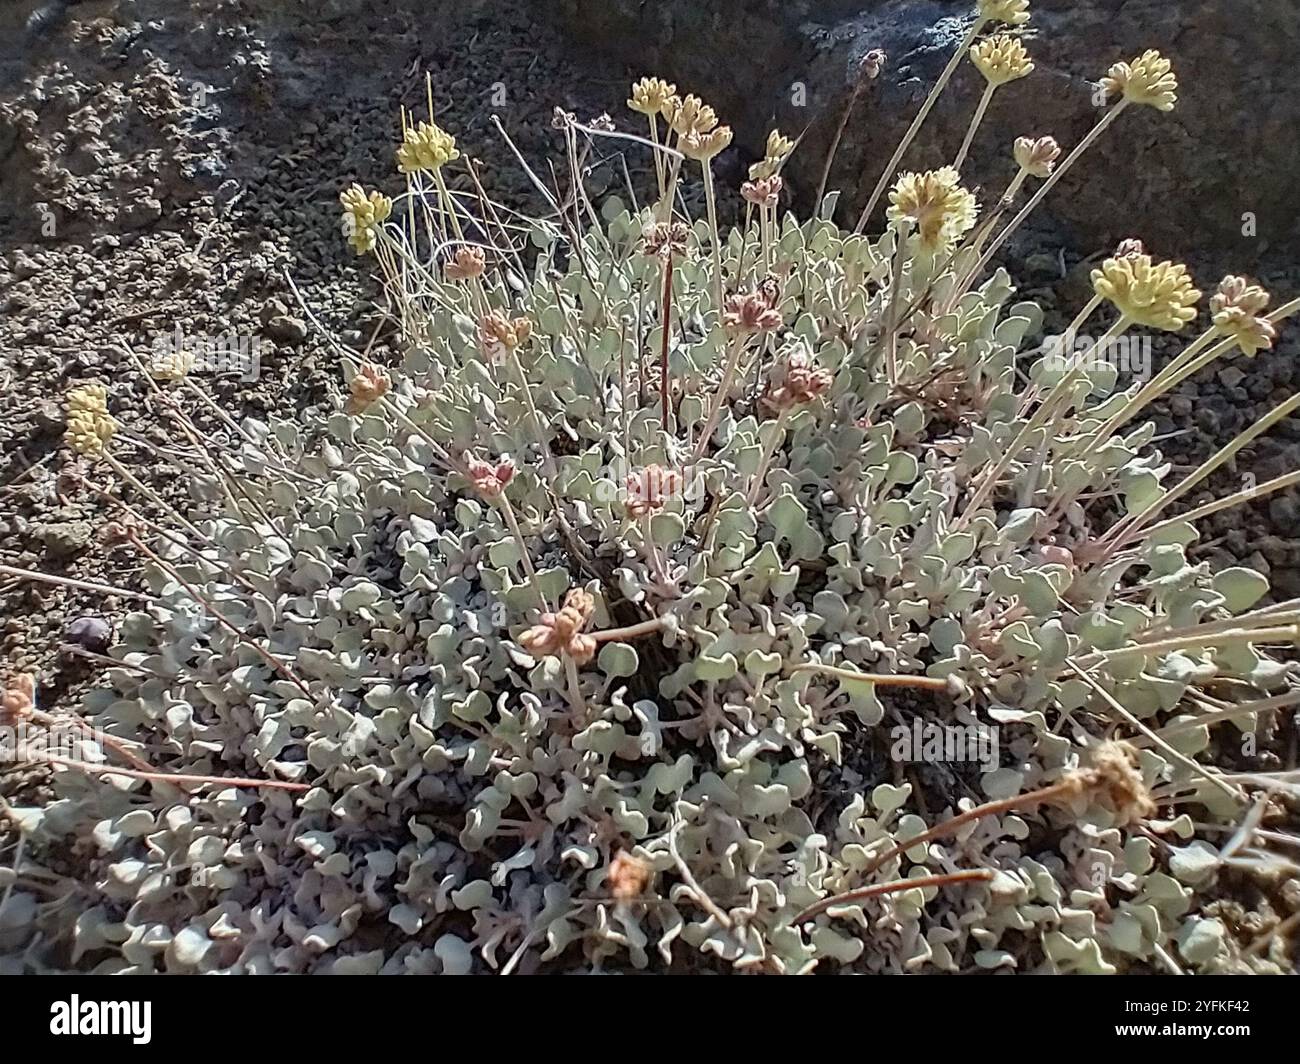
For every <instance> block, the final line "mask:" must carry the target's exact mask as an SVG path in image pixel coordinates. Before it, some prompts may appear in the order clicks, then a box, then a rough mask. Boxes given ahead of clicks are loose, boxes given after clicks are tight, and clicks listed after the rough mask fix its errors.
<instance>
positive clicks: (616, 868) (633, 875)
mask: <svg viewBox="0 0 1300 1064" xmlns="http://www.w3.org/2000/svg"><path fill="white" fill-rule="evenodd" d="M605 878H606V880H608V882H609V892H610V893H611V894H612V895H614V900H615V901H623V902H626V901H633V900H635V899H636V898H639V897H640V896H641V895H642V894H644V893H645V889H646V887H647V886H649V885H650V866H649V865H648V864H646V863H645V862H644V861H643V860H641V858H639V857H633V856H632V855H631V854H630V853H628V852H627V851H626V850H620V851H619V852H618V853H616V854H615V855H614V859H613V860H612V861H610V862H609V868H608V869H606V871H605Z"/></svg>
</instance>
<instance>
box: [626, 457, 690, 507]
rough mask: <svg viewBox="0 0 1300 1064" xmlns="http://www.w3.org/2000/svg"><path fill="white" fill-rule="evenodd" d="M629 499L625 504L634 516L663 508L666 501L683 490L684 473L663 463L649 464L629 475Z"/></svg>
mask: <svg viewBox="0 0 1300 1064" xmlns="http://www.w3.org/2000/svg"><path fill="white" fill-rule="evenodd" d="M626 483H627V501H626V502H625V503H624V506H625V507H626V509H627V512H628V514H629V515H630V516H632V517H637V518H640V517H644V516H645V515H646V514H651V513H657V512H658V511H660V510H662V509H663V507H664V503H665V502H666V501H667V500H668V499H670V498H672V497H673V496H674V495H677V494H678V493H679V492H680V491H681V490H682V475H681V474H680V473H678V472H677V471H676V470H674V469H665V468H664V467H663V466H661V465H649V466H646V467H645V468H644V469H640V470H637V472H635V473H629V474H628V476H627V481H626Z"/></svg>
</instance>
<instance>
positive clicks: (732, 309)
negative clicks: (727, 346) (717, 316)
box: [722, 290, 782, 335]
mask: <svg viewBox="0 0 1300 1064" xmlns="http://www.w3.org/2000/svg"><path fill="white" fill-rule="evenodd" d="M781 321H782V318H781V312H780V311H779V310H777V309H776V308H775V307H774V306H773V305H772V302H771V301H770V299H769V298H768V294H767V293H766V292H764V291H762V290H758V291H754V292H750V293H749V294H747V295H741V294H737V295H734V296H728V297H727V302H726V306H725V308H724V311H723V315H722V324H723V326H725V328H726V330H727V331H728V332H729V333H733V334H735V333H740V334H743V335H750V334H753V333H764V332H773V331H775V330H776V329H779V328H780V327H781Z"/></svg>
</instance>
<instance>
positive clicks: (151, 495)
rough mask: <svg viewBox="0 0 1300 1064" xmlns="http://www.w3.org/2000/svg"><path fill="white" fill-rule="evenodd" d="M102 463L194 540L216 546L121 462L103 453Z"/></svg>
mask: <svg viewBox="0 0 1300 1064" xmlns="http://www.w3.org/2000/svg"><path fill="white" fill-rule="evenodd" d="M104 461H105V462H107V463H108V465H109V468H110V469H112V470H113V472H115V473H116V474H117V475H118V476H120V477H121V478H122V479H123V480H125V481H126V482H127V483H128V484H130V485H131V486H132V487H133V488H135V489H136V490H137V491H139V492H140V493H141V494H143V495H144V496H145V498H147V499H149V501H150V502H152V503H153V504H154V505H155V506H158V507H160V508H161V509H162V510H164V511H165V512H166V513H167V514H169V515H170V516H171V517H174V518H175V519H176V520H177V521H178V522H180V523H181V524H182V525H184V526H185V527H186V528H187V529H189V531H190V532H191V533H192V534H193V535H194V537H195V538H196V539H198V540H199V541H200V542H202V543H206V544H207V545H208V546H209V547H215V546H216V544H215V543H213V542H212V540H211V539H209V538H208V537H207V536H205V535H204V534H203V533H202V532H200V531H199V530H198V528H197V527H196V526H195V525H193V524H191V523H190V522H189V521H187V520H186V519H185V518H184V517H183V516H182V515H181V514H180V513H179V512H178V511H177V509H176V507H174V506H172V504H171V503H169V502H167V500H166V499H164V498H163V497H162V496H161V495H159V494H158V493H157V492H156V491H154V490H153V488H151V487H149V486H148V485H145V484H142V483H140V481H139V480H138V479H136V477H135V475H134V474H133V473H132V472H131V471H130V470H129V469H127V468H126V466H124V465H123V464H122V463H121V462H119V461H118V460H117V459H116V458H114V457H113V456H112V455H111V454H109V453H108V452H107V451H105V452H104Z"/></svg>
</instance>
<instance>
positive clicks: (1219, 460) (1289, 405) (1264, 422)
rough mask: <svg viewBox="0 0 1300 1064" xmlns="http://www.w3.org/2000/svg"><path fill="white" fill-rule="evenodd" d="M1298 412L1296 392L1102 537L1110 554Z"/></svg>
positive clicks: (1298, 394) (1298, 395)
mask: <svg viewBox="0 0 1300 1064" xmlns="http://www.w3.org/2000/svg"><path fill="white" fill-rule="evenodd" d="M1297 408H1300V392H1296V394H1295V395H1293V396H1291V398H1290V399H1288V400H1287V401H1286V402H1284V403H1281V404H1279V405H1278V406H1276V407H1274V408H1273V409H1272V410H1271V411H1269V413H1267V414H1265V415H1264V417H1262V418H1260V419H1259V420H1258V421H1256V422H1255V423H1254V424H1253V425H1251V426H1250V427H1249V428H1248V429H1246V430H1245V431H1244V432H1242V433H1239V434H1238V435H1237V436H1236V437H1235V438H1234V439H1233V440H1232V441H1231V442H1230V443H1228V444H1227V445H1226V446H1224V447H1222V448H1220V449H1219V451H1218V452H1217V453H1215V454H1214V455H1212V456H1211V457H1210V458H1209V459H1207V460H1206V461H1205V462H1203V463H1202V464H1201V465H1200V466H1199V467H1198V468H1197V469H1195V470H1193V471H1192V472H1191V473H1189V474H1188V475H1187V476H1186V477H1184V478H1183V480H1182V481H1180V482H1179V484H1178V486H1177V487H1176V488H1174V489H1172V490H1171V491H1168V492H1166V493H1165V494H1164V495H1162V496H1160V498H1158V499H1156V501H1155V502H1153V503H1151V504H1150V505H1149V506H1148V507H1147V508H1146V509H1145V510H1142V511H1141V512H1140V513H1137V514H1133V515H1130V516H1128V517H1126V518H1124V519H1123V520H1122V521H1120V522H1118V523H1117V524H1116V525H1115V527H1114V528H1112V529H1111V530H1110V531H1109V532H1108V533H1107V534H1106V535H1105V536H1103V537H1102V542H1103V543H1109V544H1110V545H1111V549H1112V551H1113V550H1114V549H1117V548H1119V547H1121V546H1123V545H1124V544H1125V543H1128V542H1130V541H1131V540H1132V539H1133V538H1134V537H1135V536H1137V535H1138V533H1139V531H1140V530H1141V529H1142V526H1143V525H1146V524H1147V523H1149V522H1150V521H1151V519H1152V518H1154V517H1155V516H1156V514H1158V513H1159V512H1160V511H1161V510H1163V509H1165V508H1166V507H1167V506H1169V504H1170V503H1172V502H1175V501H1176V500H1178V499H1181V498H1182V497H1183V496H1184V495H1186V494H1187V493H1188V492H1189V491H1191V490H1192V488H1194V487H1196V485H1197V484H1199V483H1200V482H1201V481H1203V480H1204V479H1205V478H1206V477H1208V476H1209V475H1210V474H1211V473H1213V472H1214V471H1215V470H1216V469H1218V468H1219V467H1220V466H1221V465H1223V464H1224V463H1225V462H1227V461H1228V460H1229V459H1230V458H1232V456H1233V455H1235V454H1236V453H1237V452H1238V451H1240V450H1241V449H1242V448H1243V447H1245V446H1246V444H1248V443H1250V442H1251V441H1252V440H1253V439H1255V438H1256V437H1257V436H1261V435H1263V434H1264V433H1265V432H1267V431H1268V430H1269V429H1271V428H1272V427H1273V426H1274V425H1276V424H1277V423H1278V422H1279V421H1281V420H1283V419H1284V418H1286V417H1289V416H1290V415H1291V413H1292V412H1293V411H1294V410H1296V409H1297Z"/></svg>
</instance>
